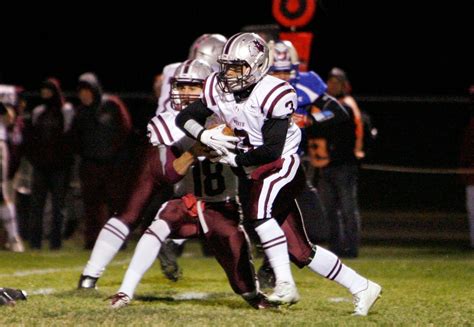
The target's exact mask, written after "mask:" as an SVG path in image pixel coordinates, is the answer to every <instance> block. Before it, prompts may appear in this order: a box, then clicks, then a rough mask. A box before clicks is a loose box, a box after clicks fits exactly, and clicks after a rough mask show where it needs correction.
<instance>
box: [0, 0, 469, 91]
mask: <svg viewBox="0 0 474 327" xmlns="http://www.w3.org/2000/svg"><path fill="white" fill-rule="evenodd" d="M117 3H118V2H117ZM117 3H115V4H108V5H105V4H102V5H100V6H99V4H98V3H88V2H68V4H67V6H57V5H52V4H46V3H42V4H41V5H40V6H38V7H36V6H33V5H24V6H22V7H19V6H18V7H17V8H8V7H7V5H8V4H7V3H4V4H2V9H3V10H2V20H1V21H2V23H1V24H2V41H1V44H3V49H4V51H2V53H1V56H0V58H2V60H1V62H2V65H1V66H0V81H2V82H3V83H12V84H18V85H24V86H25V87H26V88H28V89H33V88H36V87H38V85H39V83H40V81H41V80H42V79H44V78H46V77H48V76H50V75H54V76H57V77H59V78H60V79H61V80H62V81H63V84H64V87H65V89H74V87H75V82H76V80H77V76H78V75H79V74H80V73H82V72H84V71H88V70H92V71H95V72H97V73H98V75H99V77H100V78H101V79H102V81H103V84H104V86H105V87H106V89H109V90H112V91H148V90H149V89H150V85H151V82H152V78H153V76H154V75H155V74H156V73H159V72H160V71H161V69H162V67H163V66H164V65H166V64H168V63H171V62H176V61H182V60H183V59H185V57H186V56H187V52H188V48H189V46H190V44H191V43H192V41H193V40H194V39H195V38H196V37H198V36H199V35H201V34H203V33H221V34H224V35H225V36H227V37H229V36H231V35H232V34H234V33H236V32H238V31H239V30H240V29H241V27H243V26H244V25H248V24H268V23H274V22H275V21H274V19H273V16H272V13H271V1H270V0H253V1H249V0H237V1H190V0H189V1H158V2H153V3H152V4H150V3H148V4H141V3H139V2H136V1H135V2H126V3H125V4H121V5H119V4H117ZM462 3H465V4H462ZM472 7H473V6H472V4H469V2H467V1H465V2H463V1H452V2H436V3H435V2H432V1H431V2H428V1H426V2H424V1H405V2H398V1H390V2H388V1H353V0H323V1H321V0H319V1H318V3H317V9H316V14H315V17H314V18H313V20H312V22H311V23H310V24H309V25H307V26H306V27H305V28H301V29H300V30H302V31H312V32H313V33H314V35H315V38H314V43H313V49H312V60H311V62H310V68H311V69H313V70H316V71H317V72H319V74H320V75H322V76H326V74H327V72H328V71H329V69H330V68H331V67H332V66H340V67H342V68H344V69H346V70H347V72H348V74H349V77H350V78H351V80H352V82H353V86H354V92H355V93H359V94H361V93H362V94H375V95H381V94H394V95H400V94H403V95H420V94H443V95H445V94H457V95H465V94H466V93H467V89H468V86H469V84H470V83H472V82H473V81H472V76H473V75H472V72H473V70H472V58H473V52H472V50H470V49H468V48H472V35H471V34H472V30H473V26H472V19H471V18H472V12H473V10H472V9H473V8H472ZM216 11H217V12H218V14H215V13H216Z"/></svg>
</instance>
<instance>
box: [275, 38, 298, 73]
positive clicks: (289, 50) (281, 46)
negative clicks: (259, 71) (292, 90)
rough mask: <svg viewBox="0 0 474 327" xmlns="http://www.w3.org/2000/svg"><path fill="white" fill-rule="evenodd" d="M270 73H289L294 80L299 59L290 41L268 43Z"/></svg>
mask: <svg viewBox="0 0 474 327" xmlns="http://www.w3.org/2000/svg"><path fill="white" fill-rule="evenodd" d="M268 47H269V49H270V69H269V70H270V72H281V71H288V72H290V76H291V78H296V76H297V75H298V69H299V64H300V62H299V57H298V53H297V52H296V49H295V47H294V46H293V43H291V42H290V41H276V42H275V41H270V42H269V43H268Z"/></svg>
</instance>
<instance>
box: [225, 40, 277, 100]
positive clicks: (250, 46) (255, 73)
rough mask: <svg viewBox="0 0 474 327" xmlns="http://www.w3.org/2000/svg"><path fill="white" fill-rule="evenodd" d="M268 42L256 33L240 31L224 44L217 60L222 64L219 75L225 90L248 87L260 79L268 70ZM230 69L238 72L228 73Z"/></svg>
mask: <svg viewBox="0 0 474 327" xmlns="http://www.w3.org/2000/svg"><path fill="white" fill-rule="evenodd" d="M268 53H269V50H268V46H267V43H266V42H265V41H264V40H263V39H262V38H261V37H260V36H258V35H257V34H255V33H239V34H235V35H234V36H232V37H231V38H230V39H229V40H228V41H227V42H226V44H225V45H224V49H223V50H222V54H221V55H220V56H219V59H217V61H218V62H219V64H220V65H221V67H220V72H219V74H218V76H217V79H218V82H219V86H220V87H221V89H222V90H223V91H224V92H227V93H232V92H237V91H241V90H244V89H247V88H248V87H250V86H252V85H254V84H256V83H257V82H258V81H260V80H261V79H262V78H263V77H264V76H265V74H266V73H267V72H268V62H269V57H268ZM229 70H232V71H234V72H235V71H237V74H228V73H229Z"/></svg>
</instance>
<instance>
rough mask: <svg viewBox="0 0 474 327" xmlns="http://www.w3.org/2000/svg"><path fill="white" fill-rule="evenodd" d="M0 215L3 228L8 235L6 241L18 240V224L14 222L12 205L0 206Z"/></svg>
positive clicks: (13, 207) (14, 215)
mask: <svg viewBox="0 0 474 327" xmlns="http://www.w3.org/2000/svg"><path fill="white" fill-rule="evenodd" d="M0 215H1V218H2V220H3V226H4V228H5V231H6V232H7V234H8V239H10V240H12V239H19V237H20V235H19V233H18V224H17V222H16V210H15V205H14V204H13V203H9V204H6V205H2V206H1V207H0Z"/></svg>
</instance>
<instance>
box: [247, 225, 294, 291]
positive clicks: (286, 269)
mask: <svg viewBox="0 0 474 327" xmlns="http://www.w3.org/2000/svg"><path fill="white" fill-rule="evenodd" d="M255 231H256V232H257V234H258V237H259V238H260V242H261V243H262V248H263V250H264V252H265V254H266V256H267V258H268V262H269V263H270V266H271V267H272V269H273V272H274V273H275V279H276V282H282V281H284V282H289V283H291V284H293V285H294V284H295V281H294V280H293V275H292V274H291V269H290V257H289V255H288V244H287V242H286V236H285V234H284V233H283V230H282V229H281V227H280V225H278V223H277V222H276V220H275V219H273V218H271V219H269V220H268V221H266V222H264V223H263V224H261V225H259V226H257V227H256V228H255Z"/></svg>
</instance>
